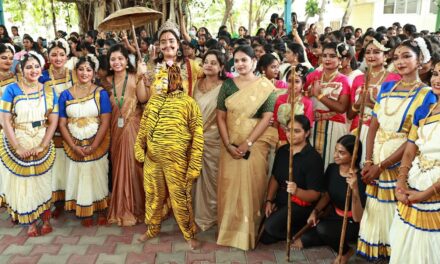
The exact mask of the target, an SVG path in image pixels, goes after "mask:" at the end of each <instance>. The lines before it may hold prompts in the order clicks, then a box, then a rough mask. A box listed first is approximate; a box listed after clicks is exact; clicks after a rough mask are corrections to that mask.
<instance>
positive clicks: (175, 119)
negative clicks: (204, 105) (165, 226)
mask: <svg viewBox="0 0 440 264" xmlns="http://www.w3.org/2000/svg"><path fill="white" fill-rule="evenodd" d="M203 142H204V139H203V121H202V115H201V112H200V109H199V106H198V105H197V103H196V101H195V100H194V99H193V98H191V97H190V96H188V95H187V94H186V93H184V92H182V91H180V90H176V91H174V92H171V93H168V94H167V93H164V94H156V95H153V96H152V97H151V98H150V100H149V102H148V104H147V106H146V108H145V110H144V113H143V116H142V119H141V123H140V129H139V133H138V136H137V139H136V143H135V146H134V147H135V157H136V160H138V161H139V162H144V189H145V195H146V199H145V205H146V208H145V223H146V224H147V231H146V233H145V235H146V236H147V237H148V238H152V237H155V236H157V235H158V233H159V232H160V226H161V221H162V213H161V212H162V208H163V206H164V203H165V202H166V198H167V196H168V195H169V197H170V199H171V206H172V209H173V212H174V216H175V218H176V221H177V223H178V225H179V228H180V230H181V231H182V233H183V235H184V238H185V239H186V240H189V239H192V238H194V235H195V231H196V225H195V222H194V214H193V208H192V197H191V189H192V183H193V180H194V179H196V178H197V177H198V176H199V175H200V170H201V167H202V154H203Z"/></svg>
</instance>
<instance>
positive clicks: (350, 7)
mask: <svg viewBox="0 0 440 264" xmlns="http://www.w3.org/2000/svg"><path fill="white" fill-rule="evenodd" d="M352 10H353V1H352V0H348V3H347V8H346V9H345V13H344V16H343V17H342V25H341V26H342V27H344V26H346V25H347V24H348V20H350V15H351V11H352Z"/></svg>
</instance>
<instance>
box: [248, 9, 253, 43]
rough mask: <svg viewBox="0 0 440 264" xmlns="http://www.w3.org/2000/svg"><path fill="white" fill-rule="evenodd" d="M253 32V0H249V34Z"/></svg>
mask: <svg viewBox="0 0 440 264" xmlns="http://www.w3.org/2000/svg"><path fill="white" fill-rule="evenodd" d="M251 32H252V0H249V27H248V34H249V36H250V35H251Z"/></svg>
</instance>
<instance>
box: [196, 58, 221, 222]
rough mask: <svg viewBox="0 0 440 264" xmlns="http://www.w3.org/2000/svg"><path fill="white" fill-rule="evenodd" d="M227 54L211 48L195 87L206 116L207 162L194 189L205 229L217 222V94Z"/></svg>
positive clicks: (204, 134)
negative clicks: (201, 75) (202, 74)
mask: <svg viewBox="0 0 440 264" xmlns="http://www.w3.org/2000/svg"><path fill="white" fill-rule="evenodd" d="M224 65H225V57H224V55H223V54H222V53H221V52H220V51H217V50H209V51H208V52H207V53H206V54H205V55H204V57H203V73H204V75H205V77H204V78H202V79H200V80H199V81H198V82H197V83H196V86H195V89H194V99H195V100H196V102H197V104H198V105H199V107H200V110H201V112H202V116H203V137H204V147H203V161H202V162H203V165H202V173H201V175H200V177H199V178H198V179H197V182H196V184H195V190H194V214H195V221H196V224H197V225H198V227H199V228H200V229H201V230H202V231H206V230H208V229H209V228H211V227H212V226H213V225H214V224H215V223H216V222H217V175H218V157H219V155H220V144H221V143H220V134H219V132H218V127H217V122H216V117H217V113H216V107H217V97H218V93H219V91H220V88H221V86H222V84H223V81H224V79H225V78H226V73H225V71H224Z"/></svg>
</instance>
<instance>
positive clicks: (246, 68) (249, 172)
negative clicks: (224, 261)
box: [217, 46, 278, 250]
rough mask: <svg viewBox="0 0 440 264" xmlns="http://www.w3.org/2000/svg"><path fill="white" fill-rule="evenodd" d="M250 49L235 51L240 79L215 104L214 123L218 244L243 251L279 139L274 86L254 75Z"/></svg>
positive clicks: (252, 236) (253, 235)
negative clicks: (271, 152) (217, 145)
mask: <svg viewBox="0 0 440 264" xmlns="http://www.w3.org/2000/svg"><path fill="white" fill-rule="evenodd" d="M255 64H256V59H255V53H254V51H253V49H252V48H251V47H250V46H240V47H238V48H237V49H235V51H234V66H235V68H236V69H237V71H238V73H239V76H238V77H236V78H235V79H228V80H226V81H225V82H224V83H223V86H222V88H221V90H220V93H219V96H218V103H217V124H218V127H219V131H220V136H221V138H222V141H223V144H222V146H221V150H220V164H219V176H218V184H217V186H218V188H217V190H218V192H217V197H218V227H219V234H218V239H217V244H219V245H223V246H231V247H236V248H240V249H243V250H249V249H253V248H255V245H256V239H257V232H258V227H259V225H260V221H261V218H262V216H263V213H262V212H261V211H260V210H261V208H262V205H263V201H264V194H265V192H266V187H267V170H268V154H269V150H270V148H271V146H272V147H273V146H275V144H276V142H277V140H278V136H277V131H276V129H275V128H273V127H270V126H269V122H270V119H271V118H272V116H273V109H274V105H275V100H276V95H275V93H274V89H275V87H274V86H273V84H272V83H271V82H270V81H268V80H267V79H266V78H259V77H257V76H255V75H254V69H255Z"/></svg>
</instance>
